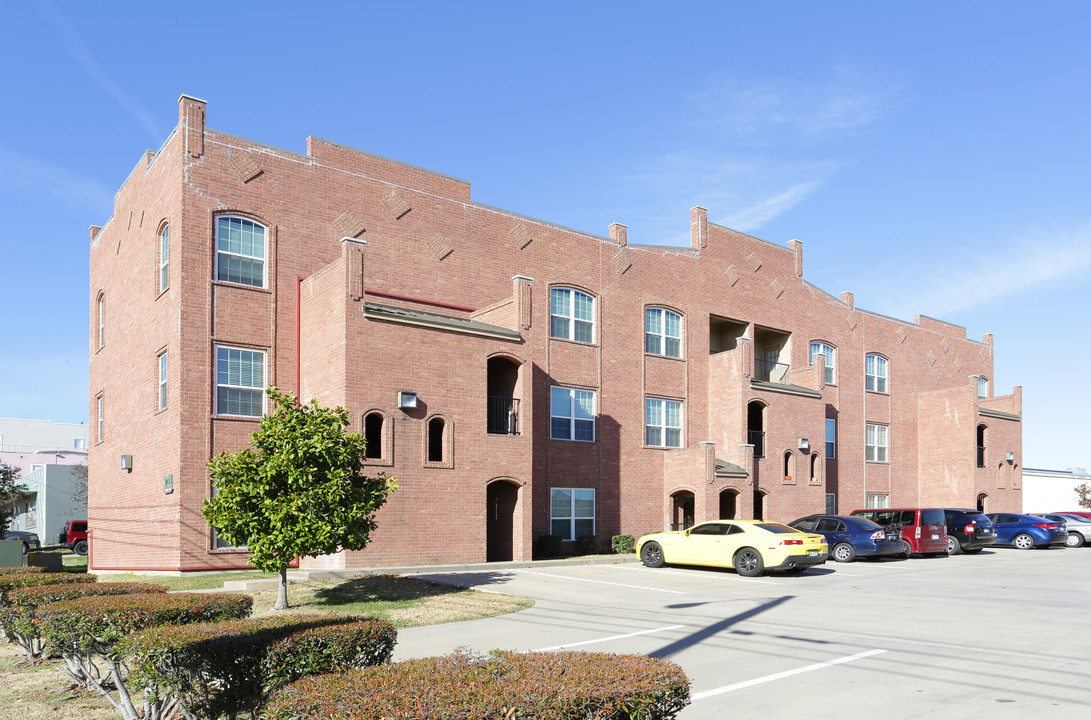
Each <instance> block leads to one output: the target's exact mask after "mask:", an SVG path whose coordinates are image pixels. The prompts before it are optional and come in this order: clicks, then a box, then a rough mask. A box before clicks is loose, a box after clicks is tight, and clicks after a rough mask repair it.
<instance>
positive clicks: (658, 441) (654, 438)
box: [644, 398, 682, 448]
mask: <svg viewBox="0 0 1091 720" xmlns="http://www.w3.org/2000/svg"><path fill="white" fill-rule="evenodd" d="M644 444H645V445H649V446H651V447H673V448H676V447H682V403H681V402H679V401H677V400H664V399H662V398H645V399H644Z"/></svg>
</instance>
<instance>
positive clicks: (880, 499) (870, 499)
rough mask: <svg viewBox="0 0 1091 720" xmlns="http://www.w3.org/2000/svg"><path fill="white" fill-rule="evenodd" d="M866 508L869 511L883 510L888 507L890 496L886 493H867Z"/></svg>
mask: <svg viewBox="0 0 1091 720" xmlns="http://www.w3.org/2000/svg"><path fill="white" fill-rule="evenodd" d="M867 507H868V509H869V510H885V509H886V508H888V507H890V496H889V495H887V494H886V493H868V494H867Z"/></svg>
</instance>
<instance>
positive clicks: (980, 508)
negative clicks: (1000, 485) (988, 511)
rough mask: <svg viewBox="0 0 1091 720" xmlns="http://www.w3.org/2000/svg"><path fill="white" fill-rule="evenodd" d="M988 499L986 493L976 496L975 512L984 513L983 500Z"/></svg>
mask: <svg viewBox="0 0 1091 720" xmlns="http://www.w3.org/2000/svg"><path fill="white" fill-rule="evenodd" d="M987 497H989V496H988V494H987V493H981V494H980V495H978V496H977V511H978V512H982V513H983V512H985V498H987Z"/></svg>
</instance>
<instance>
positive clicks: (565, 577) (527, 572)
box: [512, 570, 685, 595]
mask: <svg viewBox="0 0 1091 720" xmlns="http://www.w3.org/2000/svg"><path fill="white" fill-rule="evenodd" d="M512 572H517V573H523V574H524V575H540V576H541V577H551V578H559V579H561V580H573V581H575V582H586V583H594V584H596V585H616V586H617V587H624V588H633V589H634V590H651V591H652V592H663V593H673V594H675V595H685V593H684V592H682V591H681V590H665V589H663V588H656V587H647V586H645V585H625V584H623V583H614V582H606V581H605V580H589V579H588V578H579V577H571V576H569V575H551V574H550V573H543V572H534V571H533V570H513V571H512Z"/></svg>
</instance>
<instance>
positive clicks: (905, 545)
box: [898, 540, 913, 560]
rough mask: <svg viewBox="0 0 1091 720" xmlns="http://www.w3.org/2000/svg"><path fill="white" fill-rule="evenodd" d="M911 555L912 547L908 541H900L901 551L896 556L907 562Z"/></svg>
mask: <svg viewBox="0 0 1091 720" xmlns="http://www.w3.org/2000/svg"><path fill="white" fill-rule="evenodd" d="M912 555H913V546H912V545H910V544H909V541H908V540H902V551H901V552H900V553H898V556H899V557H901V558H903V559H905V560H908V559H909V558H910V557H911V556H912Z"/></svg>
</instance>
